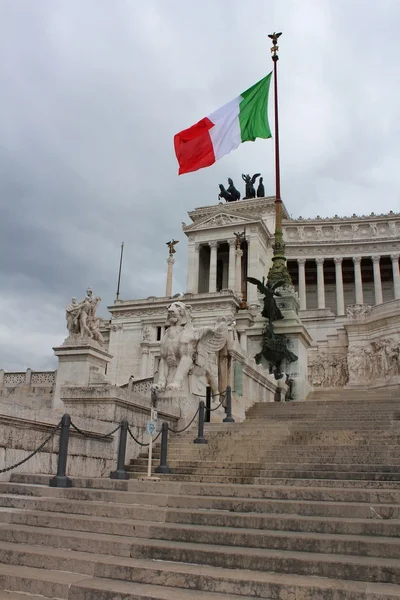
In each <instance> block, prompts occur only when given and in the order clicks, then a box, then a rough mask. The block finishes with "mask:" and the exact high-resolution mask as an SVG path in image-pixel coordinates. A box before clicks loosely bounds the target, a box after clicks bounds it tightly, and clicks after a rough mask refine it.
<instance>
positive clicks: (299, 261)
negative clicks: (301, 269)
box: [296, 258, 307, 265]
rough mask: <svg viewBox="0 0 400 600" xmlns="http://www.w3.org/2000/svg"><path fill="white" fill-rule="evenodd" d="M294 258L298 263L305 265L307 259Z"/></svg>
mask: <svg viewBox="0 0 400 600" xmlns="http://www.w3.org/2000/svg"><path fill="white" fill-rule="evenodd" d="M296 260H297V264H298V265H305V264H306V261H307V259H306V258H297V259H296Z"/></svg>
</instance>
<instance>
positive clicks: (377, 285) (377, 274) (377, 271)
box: [372, 256, 383, 304]
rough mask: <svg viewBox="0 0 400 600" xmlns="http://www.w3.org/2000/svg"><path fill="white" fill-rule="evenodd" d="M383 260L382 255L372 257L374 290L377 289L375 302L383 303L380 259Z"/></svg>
mask: <svg viewBox="0 0 400 600" xmlns="http://www.w3.org/2000/svg"><path fill="white" fill-rule="evenodd" d="M380 260H381V257H380V256H373V257H372V264H373V267H374V291H375V304H382V302H383V295H382V280H381V267H380V264H379V261H380Z"/></svg>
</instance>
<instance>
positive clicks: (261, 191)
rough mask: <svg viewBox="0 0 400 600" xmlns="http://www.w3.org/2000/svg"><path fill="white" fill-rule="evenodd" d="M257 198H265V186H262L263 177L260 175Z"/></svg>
mask: <svg viewBox="0 0 400 600" xmlns="http://www.w3.org/2000/svg"><path fill="white" fill-rule="evenodd" d="M257 198H265V187H264V184H263V178H262V177H260V181H259V182H258V188H257Z"/></svg>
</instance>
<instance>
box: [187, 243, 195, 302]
mask: <svg viewBox="0 0 400 600" xmlns="http://www.w3.org/2000/svg"><path fill="white" fill-rule="evenodd" d="M194 248H195V244H194V242H193V241H191V240H189V243H188V260H187V273H186V291H187V292H188V294H192V293H193V289H192V288H193V269H194V260H195V258H194Z"/></svg>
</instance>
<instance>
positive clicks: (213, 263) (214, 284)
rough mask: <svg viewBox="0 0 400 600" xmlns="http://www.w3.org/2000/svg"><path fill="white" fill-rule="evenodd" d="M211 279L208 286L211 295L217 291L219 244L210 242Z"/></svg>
mask: <svg viewBox="0 0 400 600" xmlns="http://www.w3.org/2000/svg"><path fill="white" fill-rule="evenodd" d="M209 245H210V248H211V253H210V279H209V284H208V291H209V293H210V294H211V293H213V292H216V291H217V251H218V242H210V244H209Z"/></svg>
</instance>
